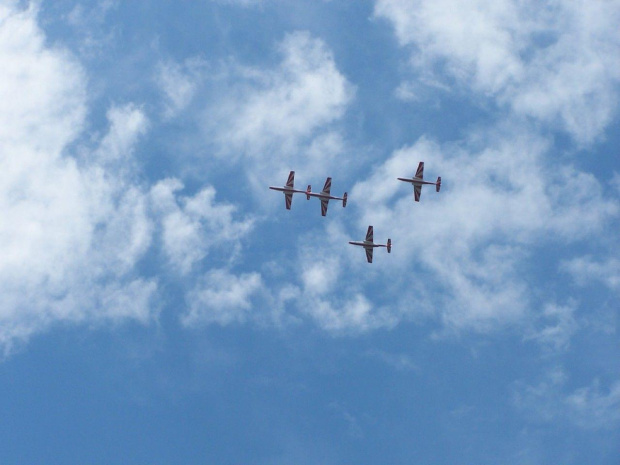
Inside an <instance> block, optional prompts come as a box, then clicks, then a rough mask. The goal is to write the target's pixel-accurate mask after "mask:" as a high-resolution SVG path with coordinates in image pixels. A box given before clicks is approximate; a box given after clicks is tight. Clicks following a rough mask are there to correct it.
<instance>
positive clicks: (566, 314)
mask: <svg viewBox="0 0 620 465" xmlns="http://www.w3.org/2000/svg"><path fill="white" fill-rule="evenodd" d="M575 311H576V305H575V303H574V302H571V303H570V304H569V305H564V306H562V305H556V304H547V305H546V306H545V307H544V309H543V312H542V314H541V315H540V320H541V321H540V322H536V327H535V328H534V329H532V330H531V331H530V334H528V335H527V336H526V338H527V339H533V340H535V341H537V342H539V343H540V344H542V345H543V346H544V347H547V348H549V349H551V350H553V351H555V352H557V351H561V350H566V349H567V348H568V346H569V343H570V338H571V337H572V336H573V334H574V333H575V332H576V331H577V330H578V329H579V324H578V323H577V321H576V320H575V316H574V314H575Z"/></svg>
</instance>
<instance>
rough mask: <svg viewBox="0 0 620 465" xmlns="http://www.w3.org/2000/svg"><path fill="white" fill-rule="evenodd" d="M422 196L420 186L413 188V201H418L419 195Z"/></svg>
mask: <svg viewBox="0 0 620 465" xmlns="http://www.w3.org/2000/svg"><path fill="white" fill-rule="evenodd" d="M421 194H422V186H413V196H414V197H415V201H416V202H419V201H420V195H421Z"/></svg>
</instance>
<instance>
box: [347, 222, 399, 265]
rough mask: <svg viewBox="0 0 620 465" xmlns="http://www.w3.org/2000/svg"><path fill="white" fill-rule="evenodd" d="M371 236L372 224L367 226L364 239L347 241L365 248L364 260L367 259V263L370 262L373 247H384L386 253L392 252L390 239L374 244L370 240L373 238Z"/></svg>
mask: <svg viewBox="0 0 620 465" xmlns="http://www.w3.org/2000/svg"><path fill="white" fill-rule="evenodd" d="M372 236H373V228H372V226H368V231H367V232H366V240H365V241H349V244H352V245H359V246H361V247H364V249H365V250H366V260H368V263H372V252H373V250H374V249H375V247H386V248H387V252H388V253H391V252H392V239H388V240H387V244H375V243H374V242H373V241H372V239H373V237H372Z"/></svg>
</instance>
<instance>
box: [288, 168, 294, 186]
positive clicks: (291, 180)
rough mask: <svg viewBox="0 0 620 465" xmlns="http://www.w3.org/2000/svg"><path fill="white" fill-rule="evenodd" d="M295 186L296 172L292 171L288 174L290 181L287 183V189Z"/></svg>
mask: <svg viewBox="0 0 620 465" xmlns="http://www.w3.org/2000/svg"><path fill="white" fill-rule="evenodd" d="M294 184H295V171H291V172H290V173H289V174H288V180H287V181H286V187H293V185H294Z"/></svg>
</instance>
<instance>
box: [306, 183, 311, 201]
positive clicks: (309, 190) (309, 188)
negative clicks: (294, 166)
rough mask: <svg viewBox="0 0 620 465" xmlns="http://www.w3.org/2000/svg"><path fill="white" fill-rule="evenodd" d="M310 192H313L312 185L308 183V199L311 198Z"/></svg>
mask: <svg viewBox="0 0 620 465" xmlns="http://www.w3.org/2000/svg"><path fill="white" fill-rule="evenodd" d="M310 192H312V186H311V185H310V184H308V188H307V189H306V200H310Z"/></svg>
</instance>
